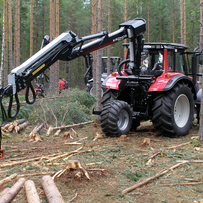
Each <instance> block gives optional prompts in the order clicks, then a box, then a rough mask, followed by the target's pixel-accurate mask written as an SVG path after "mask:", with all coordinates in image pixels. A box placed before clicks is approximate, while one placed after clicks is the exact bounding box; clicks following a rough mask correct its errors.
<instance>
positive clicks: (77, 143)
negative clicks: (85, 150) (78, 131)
mask: <svg viewBox="0 0 203 203" xmlns="http://www.w3.org/2000/svg"><path fill="white" fill-rule="evenodd" d="M85 139H87V137H83V138H81V139H79V140H77V141H75V142H67V143H64V144H67V145H80V144H83V143H81V142H80V141H82V140H85Z"/></svg>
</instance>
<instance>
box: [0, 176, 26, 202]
mask: <svg viewBox="0 0 203 203" xmlns="http://www.w3.org/2000/svg"><path fill="white" fill-rule="evenodd" d="M24 183H25V178H20V179H19V180H18V181H17V182H16V183H15V184H14V185H13V186H12V187H11V188H10V189H9V190H8V192H6V193H5V194H4V195H3V196H2V197H1V198H0V203H9V202H11V200H12V199H13V198H14V197H15V196H16V195H17V194H18V192H19V191H20V190H21V188H22V187H23V185H24Z"/></svg>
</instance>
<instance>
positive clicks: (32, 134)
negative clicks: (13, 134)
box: [29, 123, 44, 138]
mask: <svg viewBox="0 0 203 203" xmlns="http://www.w3.org/2000/svg"><path fill="white" fill-rule="evenodd" d="M43 127H44V123H41V124H37V125H36V126H35V127H34V129H33V130H32V131H31V133H30V135H29V137H30V138H32V137H33V136H35V135H36V134H37V133H38V132H39V131H40V130H41V129H42V128H43Z"/></svg>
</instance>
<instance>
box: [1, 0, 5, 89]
mask: <svg viewBox="0 0 203 203" xmlns="http://www.w3.org/2000/svg"><path fill="white" fill-rule="evenodd" d="M5 2H6V0H4V3H5ZM4 12H5V6H4ZM4 22H5V15H3V36H2V37H3V39H2V49H1V69H0V87H2V85H3V67H4V48H5V47H4V43H5V41H4V40H5V37H4V36H5V23H4Z"/></svg>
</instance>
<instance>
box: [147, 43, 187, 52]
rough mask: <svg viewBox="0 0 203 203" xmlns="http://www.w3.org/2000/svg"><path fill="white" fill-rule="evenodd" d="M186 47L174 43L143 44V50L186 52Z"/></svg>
mask: <svg viewBox="0 0 203 203" xmlns="http://www.w3.org/2000/svg"><path fill="white" fill-rule="evenodd" d="M188 48H189V47H187V46H186V45H184V44H176V43H161V42H160V43H159V42H154V43H153V42H152V43H144V49H179V50H186V49H188Z"/></svg>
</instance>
